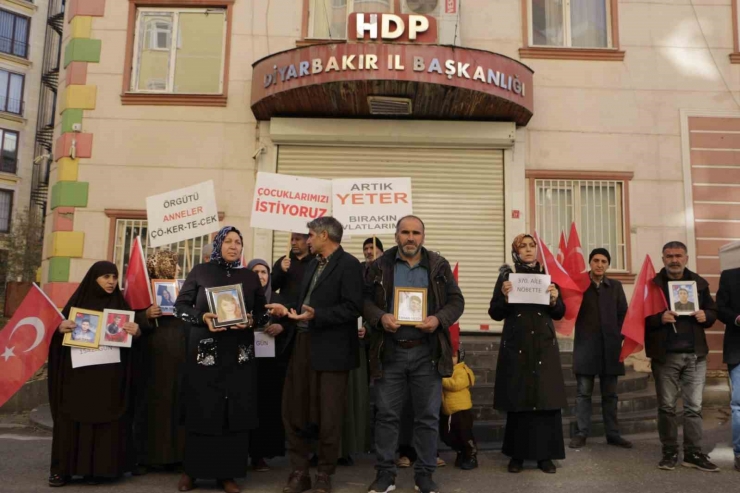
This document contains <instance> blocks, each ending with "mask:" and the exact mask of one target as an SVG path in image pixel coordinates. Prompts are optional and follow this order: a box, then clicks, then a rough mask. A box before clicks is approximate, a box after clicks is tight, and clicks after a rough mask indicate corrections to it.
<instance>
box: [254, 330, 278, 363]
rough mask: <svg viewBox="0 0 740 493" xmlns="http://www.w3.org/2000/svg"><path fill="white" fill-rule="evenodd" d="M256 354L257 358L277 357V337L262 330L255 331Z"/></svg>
mask: <svg viewBox="0 0 740 493" xmlns="http://www.w3.org/2000/svg"><path fill="white" fill-rule="evenodd" d="M254 355H255V357H257V358H274V357H275V338H274V337H272V336H270V335H267V334H265V333H264V332H262V331H255V333H254Z"/></svg>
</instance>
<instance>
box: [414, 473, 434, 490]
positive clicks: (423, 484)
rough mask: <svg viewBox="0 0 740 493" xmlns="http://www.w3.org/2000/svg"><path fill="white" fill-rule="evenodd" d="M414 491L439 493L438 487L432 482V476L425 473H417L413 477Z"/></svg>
mask: <svg viewBox="0 0 740 493" xmlns="http://www.w3.org/2000/svg"><path fill="white" fill-rule="evenodd" d="M414 491H418V492H419V493H439V487H438V486H437V484H436V483H435V482H434V481H433V480H432V475H431V474H429V473H428V472H427V473H417V474H415V475H414Z"/></svg>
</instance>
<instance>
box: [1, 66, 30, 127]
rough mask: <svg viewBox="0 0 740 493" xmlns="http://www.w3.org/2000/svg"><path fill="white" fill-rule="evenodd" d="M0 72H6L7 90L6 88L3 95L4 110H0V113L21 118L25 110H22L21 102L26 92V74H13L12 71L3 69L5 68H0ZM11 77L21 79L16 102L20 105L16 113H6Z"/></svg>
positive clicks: (22, 104)
mask: <svg viewBox="0 0 740 493" xmlns="http://www.w3.org/2000/svg"><path fill="white" fill-rule="evenodd" d="M0 72H7V74H8V88H7V92H6V93H5V109H0V113H8V114H10V115H17V116H21V117H22V116H23V112H24V111H23V110H24V109H25V108H24V106H25V105H24V101H23V95H24V93H25V92H26V74H21V73H18V72H13V71H12V70H8V69H5V68H0ZM13 75H17V76H19V77H21V80H22V82H21V94H20V99H18V102H19V103H20V105H19V111H18V113H16V112H15V111H8V101H10V98H9V96H10V78H11V76H13ZM2 97H3V96H2V95H1V94H0V98H2Z"/></svg>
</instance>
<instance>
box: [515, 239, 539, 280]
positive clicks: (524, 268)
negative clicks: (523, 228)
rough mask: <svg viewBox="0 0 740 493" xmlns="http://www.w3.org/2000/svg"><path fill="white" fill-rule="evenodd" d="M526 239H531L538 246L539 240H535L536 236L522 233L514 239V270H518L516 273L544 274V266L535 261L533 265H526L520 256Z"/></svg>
mask: <svg viewBox="0 0 740 493" xmlns="http://www.w3.org/2000/svg"><path fill="white" fill-rule="evenodd" d="M524 238H529V239H531V240H532V241H533V242H534V245H535V246H537V240H535V239H534V236H532V235H530V234H528V233H522V234H520V235H519V236H517V237H516V238H514V241H513V242H512V243H511V259H512V260H513V261H514V270H516V272H523V273H536V274H539V273H541V272H542V266H541V265H540V264H539V262H537V261H536V260H535V261H534V262H532V263H531V264H527V263H524V261H522V258H521V257H520V256H519V249H520V248H521V246H522V242H524Z"/></svg>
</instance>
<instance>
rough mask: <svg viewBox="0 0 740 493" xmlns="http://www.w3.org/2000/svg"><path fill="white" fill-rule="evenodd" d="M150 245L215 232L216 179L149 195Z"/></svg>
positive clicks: (152, 246) (218, 227)
mask: <svg viewBox="0 0 740 493" xmlns="http://www.w3.org/2000/svg"><path fill="white" fill-rule="evenodd" d="M146 216H147V235H148V236H149V243H148V245H149V247H150V248H154V247H159V246H163V245H169V244H171V243H177V242H179V241H183V240H189V239H190V238H195V237H197V236H203V235H207V234H210V233H215V232H216V231H218V230H219V229H220V226H219V223H218V206H217V205H216V193H215V191H214V188H213V180H209V181H206V182H203V183H199V184H197V185H193V186H192V187H187V188H181V189H179V190H173V191H171V192H167V193H163V194H160V195H153V196H151V197H147V198H146Z"/></svg>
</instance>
